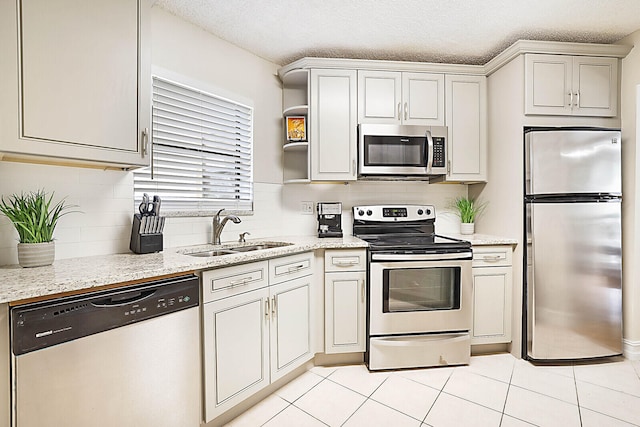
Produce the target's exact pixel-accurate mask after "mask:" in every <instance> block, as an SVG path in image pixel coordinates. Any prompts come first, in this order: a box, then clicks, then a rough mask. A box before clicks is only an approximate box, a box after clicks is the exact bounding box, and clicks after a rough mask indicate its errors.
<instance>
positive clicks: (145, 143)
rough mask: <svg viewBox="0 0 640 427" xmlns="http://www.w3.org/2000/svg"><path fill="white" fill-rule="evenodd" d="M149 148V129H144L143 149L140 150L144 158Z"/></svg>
mask: <svg viewBox="0 0 640 427" xmlns="http://www.w3.org/2000/svg"><path fill="white" fill-rule="evenodd" d="M148 146H149V128H144V129H143V130H142V147H141V149H140V152H141V154H142V157H144V156H145V154H147V148H149V147H148Z"/></svg>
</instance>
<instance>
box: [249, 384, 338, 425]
mask: <svg viewBox="0 0 640 427" xmlns="http://www.w3.org/2000/svg"><path fill="white" fill-rule="evenodd" d="M332 373H333V372H332ZM312 374H313V372H312ZM314 375H318V374H314ZM329 375H331V374H329ZM318 376H319V377H320V378H321V380H320V381H318V383H317V384H314V385H313V386H312V387H311V388H310V389H309V390H307V391H305V392H304V393H302V394H301V395H300V396H298V397H297V398H295V399H294V400H293V402H289V401H288V400H286V399H284V398H283V397H281V396H279V395H278V394H277V391H278V390H276V391H275V392H274V393H273V394H275V395H276V396H278V397H279V398H280V399H282V400H284V401H285V402H287V403H288V405H287V406H285V407H284V408H283V409H282V410H281V411H279V412H278V413H277V414H275V415H274V416H273V417H271V418H269V419H268V420H267V421H265V422H264V423H262V424H261V426H264V425H265V424H267V423H268V422H269V421H271V420H272V419H274V418H275V417H277V416H278V415H280V414H281V413H282V412H284V411H285V410H286V409H287V408H289V407H290V406H294V407H295V408H296V409H299V410H300V411H302V412H304V413H305V414H307V415H309V416H310V417H312V418H313V419H315V420H318V419H317V418H316V417H314V416H313V415H311V414H310V413H308V412H307V411H305V410H304V409H302V408H300V407H298V406H296V405H294V403H295V402H296V401H298V400H300V398H302V396H304V395H305V394H307V393H309V392H310V391H311V390H313V389H314V388H316V387H317V386H318V384H320V383H322V382H323V381H324V380H326V379H327V377H323V376H322V375H318ZM327 376H328V375H327ZM285 385H286V384H285ZM318 421H319V422H321V423H322V424H324V425H327V423H325V422H323V421H322V420H318Z"/></svg>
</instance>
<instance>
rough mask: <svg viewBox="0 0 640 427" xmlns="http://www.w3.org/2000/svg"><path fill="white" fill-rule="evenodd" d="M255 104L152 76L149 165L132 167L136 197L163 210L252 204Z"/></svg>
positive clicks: (243, 207)
mask: <svg viewBox="0 0 640 427" xmlns="http://www.w3.org/2000/svg"><path fill="white" fill-rule="evenodd" d="M252 151H253V108H252V107H250V106H247V105H243V104H240V103H237V102H235V101H232V100H229V99H226V98H222V97H219V96H216V95H212V94H210V93H205V92H203V91H200V90H197V89H194V88H191V87H187V86H185V85H181V84H178V83H175V82H172V81H168V80H165V79H162V78H159V77H156V76H154V77H153V102H152V133H151V166H150V167H148V168H144V169H140V170H137V171H135V172H134V196H135V200H136V201H139V200H142V194H143V193H148V194H149V195H152V194H157V195H159V196H160V197H161V198H162V209H163V210H164V211H174V212H175V211H180V212H194V213H195V211H200V212H202V211H213V210H216V209H221V208H225V209H228V210H231V209H233V210H245V211H246V210H249V211H250V210H252V209H253V160H252Z"/></svg>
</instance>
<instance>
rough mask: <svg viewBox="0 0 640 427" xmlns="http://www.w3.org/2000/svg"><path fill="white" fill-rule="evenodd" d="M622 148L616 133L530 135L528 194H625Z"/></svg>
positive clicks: (563, 132)
mask: <svg viewBox="0 0 640 427" xmlns="http://www.w3.org/2000/svg"><path fill="white" fill-rule="evenodd" d="M620 145H621V144H620V132H619V131H614V130H571V131H569V130H553V131H532V132H529V133H527V134H526V135H525V165H526V166H525V168H526V171H525V173H526V178H525V186H526V190H525V191H526V194H527V195H530V194H536V195H544V194H584V193H612V194H621V193H622V184H621V182H622V169H621V166H620Z"/></svg>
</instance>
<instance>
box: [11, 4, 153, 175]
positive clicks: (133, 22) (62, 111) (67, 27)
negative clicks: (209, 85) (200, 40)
mask: <svg viewBox="0 0 640 427" xmlns="http://www.w3.org/2000/svg"><path fill="white" fill-rule="evenodd" d="M18 7H19V10H18ZM0 8H1V10H0V12H1V13H0V15H3V17H2V18H0V19H2V21H3V22H0V24H3V25H4V24H7V25H8V28H5V29H4V30H3V31H2V33H3V35H2V40H1V41H0V49H1V51H0V57H3V59H2V60H0V74H1V75H2V76H3V78H2V82H0V85H1V86H0V89H2V90H0V92H2V93H3V94H5V95H3V97H2V99H0V116H2V117H1V118H0V132H1V134H0V150H1V151H3V152H5V153H15V154H17V155H36V156H44V157H55V158H62V159H73V160H86V161H92V162H93V161H95V162H104V163H111V164H123V165H146V164H148V158H147V155H146V153H144V152H143V144H145V143H146V142H147V134H145V135H143V132H144V130H145V129H149V127H150V84H151V81H150V80H151V76H150V65H149V64H150V52H149V46H148V44H147V39H148V37H147V31H148V23H147V20H148V19H149V17H148V15H149V12H150V5H149V2H148V1H147V0H113V1H111V0H110V1H107V2H101V3H91V5H90V6H89V5H88V4H87V3H86V2H84V1H82V0H21V1H17V2H16V1H7V2H3V4H2V5H1V6H0ZM5 20H6V23H5V22H4V21H5ZM0 26H2V25H0ZM5 33H6V34H5Z"/></svg>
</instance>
